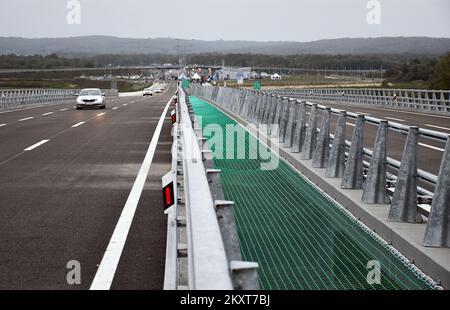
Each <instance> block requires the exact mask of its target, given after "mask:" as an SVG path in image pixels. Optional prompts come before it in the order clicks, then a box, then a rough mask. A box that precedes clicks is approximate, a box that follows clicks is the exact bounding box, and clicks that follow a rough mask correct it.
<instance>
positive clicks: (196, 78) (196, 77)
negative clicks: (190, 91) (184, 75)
mask: <svg viewBox="0 0 450 310" xmlns="http://www.w3.org/2000/svg"><path fill="white" fill-rule="evenodd" d="M191 79H192V80H201V79H202V78H201V77H200V75H199V74H198V73H197V72H195V74H194V76H193V77H192V78H191Z"/></svg>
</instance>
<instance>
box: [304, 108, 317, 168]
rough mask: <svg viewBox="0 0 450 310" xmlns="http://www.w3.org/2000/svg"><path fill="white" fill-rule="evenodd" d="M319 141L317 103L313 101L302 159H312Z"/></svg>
mask: <svg viewBox="0 0 450 310" xmlns="http://www.w3.org/2000/svg"><path fill="white" fill-rule="evenodd" d="M316 143H317V103H313V105H312V107H311V114H310V115H309V121H308V128H307V129H306V137H305V143H304V144H303V147H302V155H301V159H306V160H310V159H311V158H312V156H313V152H314V150H315V148H316Z"/></svg>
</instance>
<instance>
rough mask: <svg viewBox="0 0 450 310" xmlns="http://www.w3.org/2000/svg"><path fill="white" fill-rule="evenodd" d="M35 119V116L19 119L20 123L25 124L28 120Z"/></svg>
mask: <svg viewBox="0 0 450 310" xmlns="http://www.w3.org/2000/svg"><path fill="white" fill-rule="evenodd" d="M33 118H34V116H32V117H27V118H22V119H19V122H24V121H27V120H29V119H33Z"/></svg>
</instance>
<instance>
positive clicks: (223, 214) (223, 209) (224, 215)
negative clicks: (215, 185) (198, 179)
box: [214, 200, 242, 261]
mask: <svg viewBox="0 0 450 310" xmlns="http://www.w3.org/2000/svg"><path fill="white" fill-rule="evenodd" d="M214 205H215V207H216V214H217V220H218V221H219V227H220V231H221V233H222V240H223V244H224V246H225V252H226V253H227V258H228V261H233V260H242V254H241V249H240V246H239V238H238V235H237V227H236V221H235V219H234V212H233V206H234V202H233V201H226V200H216V201H214Z"/></svg>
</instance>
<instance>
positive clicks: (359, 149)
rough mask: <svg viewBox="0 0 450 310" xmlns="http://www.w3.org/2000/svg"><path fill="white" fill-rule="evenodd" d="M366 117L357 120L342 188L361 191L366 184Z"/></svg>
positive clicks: (360, 116) (362, 116)
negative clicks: (364, 183)
mask: <svg viewBox="0 0 450 310" xmlns="http://www.w3.org/2000/svg"><path fill="white" fill-rule="evenodd" d="M363 141H364V115H362V114H360V115H358V116H357V118H356V124H355V129H354V130H353V136H352V144H351V146H350V150H349V151H348V158H347V163H346V165H345V170H344V176H343V178H342V183H341V188H345V189H360V188H362V187H363V182H364V174H363V173H364V143H363Z"/></svg>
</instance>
